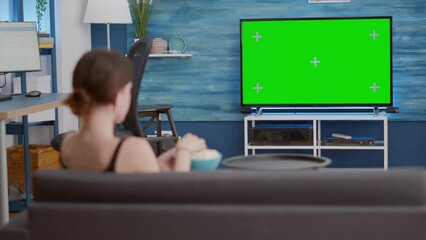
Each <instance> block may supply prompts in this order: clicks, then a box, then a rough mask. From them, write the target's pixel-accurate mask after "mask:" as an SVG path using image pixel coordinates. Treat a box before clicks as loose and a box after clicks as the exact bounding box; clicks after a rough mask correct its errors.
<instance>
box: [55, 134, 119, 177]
mask: <svg viewBox="0 0 426 240" xmlns="http://www.w3.org/2000/svg"><path fill="white" fill-rule="evenodd" d="M125 139H126V138H122V139H121V140H120V142H119V143H118V145H117V147H116V148H115V151H114V154H113V155H112V158H111V161H110V163H109V165H108V167H107V168H105V170H104V171H105V172H114V170H115V162H116V161H117V155H118V151H120V148H121V145H122V144H123V142H124V140H125ZM59 161H60V162H61V163H62V167H63V168H65V169H67V168H68V167H67V165H65V163H64V162H63V161H62V158H59Z"/></svg>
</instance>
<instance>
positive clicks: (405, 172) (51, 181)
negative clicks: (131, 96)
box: [34, 169, 426, 206]
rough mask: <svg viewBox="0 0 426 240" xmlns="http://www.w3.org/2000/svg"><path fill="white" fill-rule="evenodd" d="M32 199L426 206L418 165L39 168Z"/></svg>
mask: <svg viewBox="0 0 426 240" xmlns="http://www.w3.org/2000/svg"><path fill="white" fill-rule="evenodd" d="M34 200H35V201H37V202H52V201H53V202H56V201H59V202H86V203H91V202H114V203H188V204H193V203H214V204H234V203H238V204H294V205H312V204H315V205H390V206H405V205H414V206H420V205H423V206H424V205H426V181H425V172H424V170H423V169H398V170H389V171H383V170H332V169H331V170H319V171H238V170H222V171H220V170H219V171H212V172H191V173H160V174H135V175H116V174H112V173H86V172H78V171H71V170H40V171H37V172H36V173H35V175H34Z"/></svg>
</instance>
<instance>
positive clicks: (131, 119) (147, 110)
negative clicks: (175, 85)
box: [117, 37, 179, 155]
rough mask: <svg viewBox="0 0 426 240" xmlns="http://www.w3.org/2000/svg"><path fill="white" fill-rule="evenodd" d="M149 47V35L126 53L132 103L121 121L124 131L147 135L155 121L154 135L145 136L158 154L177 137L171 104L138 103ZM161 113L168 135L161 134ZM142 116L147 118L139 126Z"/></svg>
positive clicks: (150, 42) (142, 135) (136, 134)
mask: <svg viewBox="0 0 426 240" xmlns="http://www.w3.org/2000/svg"><path fill="white" fill-rule="evenodd" d="M151 49H152V39H151V38H150V37H144V38H142V39H140V40H138V41H137V42H136V43H135V44H133V46H132V47H131V48H130V50H129V52H128V54H127V57H128V58H129V59H130V61H131V62H132V68H133V88H132V103H131V105H130V109H129V113H128V114H127V116H126V119H125V121H124V122H123V126H124V129H125V130H126V131H130V132H131V133H132V135H134V136H141V137H147V135H146V134H145V132H146V131H147V130H148V128H149V127H150V126H151V124H153V123H155V124H156V128H155V129H156V137H147V140H148V141H149V142H152V143H154V144H155V145H156V147H155V150H156V153H157V155H159V154H161V153H162V152H163V151H164V150H167V149H165V148H164V147H166V145H169V147H170V145H173V143H175V142H176V141H177V139H178V138H179V137H178V134H177V131H176V126H175V124H174V121H173V117H172V112H171V109H172V107H173V106H172V105H168V104H163V105H139V93H140V88H141V84H142V79H143V75H144V72H145V67H146V64H147V62H148V57H149V53H150V52H151ZM162 114H165V115H166V116H167V118H168V121H169V125H170V130H171V132H172V135H170V136H162V130H163V128H162V125H163V124H162V120H161V115H162ZM144 118H149V119H148V120H147V121H144V122H143V123H144V124H143V125H142V126H141V124H140V121H141V120H143V119H144ZM117 135H120V131H118V132H117ZM167 143H168V144H167ZM171 143H172V144H171Z"/></svg>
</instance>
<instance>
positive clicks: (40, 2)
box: [36, 0, 47, 32]
mask: <svg viewBox="0 0 426 240" xmlns="http://www.w3.org/2000/svg"><path fill="white" fill-rule="evenodd" d="M46 7H47V0H36V14H37V30H38V31H39V32H40V31H41V20H42V18H43V14H44V13H45V12H46Z"/></svg>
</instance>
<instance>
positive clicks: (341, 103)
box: [240, 16, 392, 108]
mask: <svg viewBox="0 0 426 240" xmlns="http://www.w3.org/2000/svg"><path fill="white" fill-rule="evenodd" d="M240 51H241V52H240V53H241V54H240V57H241V65H240V67H241V106H242V107H245V108H247V107H250V108H261V107H272V108H274V107H282V108H285V107H289V108H297V107H301V108H305V107H308V108H311V107H313V108H320V107H325V108H329V107H336V108H356V107H360V108H364V107H373V108H377V107H389V106H392V17H390V16H384V17H353V18H296V19H295V18H292V19H289V18H280V19H240Z"/></svg>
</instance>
